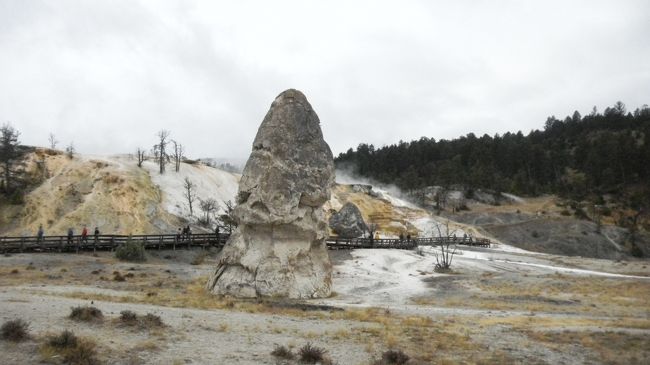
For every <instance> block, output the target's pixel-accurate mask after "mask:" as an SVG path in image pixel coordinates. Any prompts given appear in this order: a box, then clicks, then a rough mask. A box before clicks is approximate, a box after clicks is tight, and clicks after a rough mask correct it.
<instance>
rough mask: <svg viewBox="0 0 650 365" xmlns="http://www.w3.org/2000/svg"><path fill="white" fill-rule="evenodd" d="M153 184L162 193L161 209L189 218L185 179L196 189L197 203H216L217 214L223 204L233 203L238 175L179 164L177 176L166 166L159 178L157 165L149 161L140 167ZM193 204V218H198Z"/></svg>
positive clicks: (197, 209) (197, 207)
mask: <svg viewBox="0 0 650 365" xmlns="http://www.w3.org/2000/svg"><path fill="white" fill-rule="evenodd" d="M143 167H144V168H145V170H147V171H148V172H149V176H151V180H152V182H153V183H154V184H155V185H156V186H158V187H159V188H160V190H161V191H162V206H163V208H164V209H165V210H166V211H167V212H169V213H171V214H174V215H177V216H181V217H190V210H189V205H188V203H187V197H186V195H185V192H186V190H185V188H184V184H185V179H186V178H187V179H188V180H189V181H191V182H192V184H193V185H194V186H195V188H194V193H195V194H196V197H197V198H198V199H215V200H216V201H217V202H218V203H219V212H223V211H224V208H225V205H224V202H225V201H228V200H230V201H233V202H234V200H235V196H236V195H237V187H238V185H239V178H240V175H239V174H234V173H230V172H226V171H223V170H220V169H217V168H214V167H210V166H205V165H202V164H191V165H190V164H187V163H181V167H180V169H179V171H178V172H175V171H174V168H173V166H171V165H169V166H167V172H165V173H164V174H160V171H159V169H158V165H157V164H155V163H154V162H151V161H145V162H144V163H143ZM198 199H197V201H196V202H195V203H194V207H193V210H194V215H198V214H200V212H201V211H200V208H199V202H198Z"/></svg>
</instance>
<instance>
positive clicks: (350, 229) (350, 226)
mask: <svg viewBox="0 0 650 365" xmlns="http://www.w3.org/2000/svg"><path fill="white" fill-rule="evenodd" d="M329 224H330V228H332V230H333V231H334V233H336V234H337V235H339V237H343V238H357V237H361V236H362V235H363V234H364V232H366V230H367V229H368V228H367V227H366V222H364V220H363V216H362V215H361V211H360V210H359V208H358V207H357V206H356V205H354V203H351V202H348V203H346V204H345V205H344V206H343V208H341V210H339V211H338V212H336V213H334V214H332V216H331V217H330V222H329Z"/></svg>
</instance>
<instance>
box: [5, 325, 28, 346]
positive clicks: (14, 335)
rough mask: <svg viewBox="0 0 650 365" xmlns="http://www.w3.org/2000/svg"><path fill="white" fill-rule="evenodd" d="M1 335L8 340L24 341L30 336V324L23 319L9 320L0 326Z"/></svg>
mask: <svg viewBox="0 0 650 365" xmlns="http://www.w3.org/2000/svg"><path fill="white" fill-rule="evenodd" d="M0 336H1V337H2V339H3V340H7V341H13V342H20V341H23V340H25V339H27V337H29V324H28V323H27V322H25V321H23V320H22V319H14V320H11V321H7V322H5V323H4V324H3V325H2V327H0Z"/></svg>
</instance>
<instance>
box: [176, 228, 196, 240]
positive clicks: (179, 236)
mask: <svg viewBox="0 0 650 365" xmlns="http://www.w3.org/2000/svg"><path fill="white" fill-rule="evenodd" d="M191 237H192V228H190V225H189V224H188V225H187V227H183V228H182V229H181V228H179V229H178V231H176V241H177V242H182V241H185V240H189V239H190V238H191Z"/></svg>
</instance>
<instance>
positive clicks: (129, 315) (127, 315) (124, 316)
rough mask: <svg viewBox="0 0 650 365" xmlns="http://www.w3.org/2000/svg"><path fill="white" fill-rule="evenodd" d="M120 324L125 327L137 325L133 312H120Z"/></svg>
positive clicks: (136, 316)
mask: <svg viewBox="0 0 650 365" xmlns="http://www.w3.org/2000/svg"><path fill="white" fill-rule="evenodd" d="M120 322H122V323H124V324H127V325H134V324H136V323H138V315H137V314H135V312H132V311H129V310H126V311H121V312H120Z"/></svg>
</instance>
